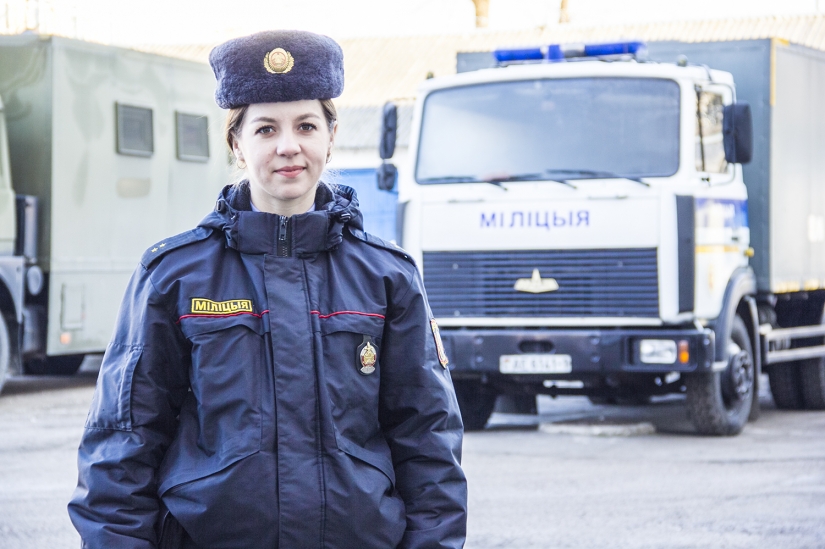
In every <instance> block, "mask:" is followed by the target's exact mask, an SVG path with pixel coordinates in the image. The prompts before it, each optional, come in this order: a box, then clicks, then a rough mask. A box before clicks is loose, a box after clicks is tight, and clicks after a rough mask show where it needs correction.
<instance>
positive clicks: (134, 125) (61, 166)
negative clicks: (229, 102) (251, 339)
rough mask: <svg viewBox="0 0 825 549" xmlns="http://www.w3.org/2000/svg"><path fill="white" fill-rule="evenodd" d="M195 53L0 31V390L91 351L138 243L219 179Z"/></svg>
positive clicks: (213, 128) (212, 122)
mask: <svg viewBox="0 0 825 549" xmlns="http://www.w3.org/2000/svg"><path fill="white" fill-rule="evenodd" d="M213 90H214V77H213V75H212V73H211V71H210V69H209V67H208V66H207V65H204V64H200V63H194V62H189V61H183V60H179V59H172V58H167V57H163V56H159V55H153V54H148V53H143V52H137V51H132V50H127V49H121V48H115V47H110V46H103V45H99V44H90V43H85V42H80V41H77V40H70V39H65V38H59V37H51V36H40V35H34V34H25V35H19V36H8V37H2V38H0V97H1V98H2V103H0V108H1V109H2V110H0V390H1V389H2V387H3V384H4V382H5V381H6V379H7V378H8V377H9V376H10V375H21V374H25V373H52V374H69V373H73V372H75V371H76V370H77V369H78V368H79V367H80V364H81V362H82V360H83V357H84V355H86V354H87V353H100V352H103V351H104V349H105V347H106V344H107V342H108V340H109V337H110V335H111V331H112V327H113V323H114V320H115V317H116V314H117V308H118V305H119V303H120V298H121V295H122V293H123V291H124V289H125V287H126V283H127V281H128V279H129V276H130V274H131V273H132V271H133V270H134V268H135V266H136V265H137V261H138V259H139V258H140V255H141V254H142V253H143V251H144V250H145V249H146V248H147V246H150V245H153V243H155V242H157V243H158V244H160V241H161V239H162V238H163V237H165V236H168V235H171V234H175V233H178V232H181V231H184V230H187V229H189V228H192V227H193V226H194V225H195V224H197V222H198V220H199V219H200V218H201V217H202V216H203V215H204V214H205V213H206V212H208V211H209V209H210V208H211V206H212V204H213V203H214V200H215V197H216V196H217V193H218V191H219V189H220V187H221V186H222V185H223V184H225V183H226V181H227V180H228V176H229V173H228V169H229V168H228V162H227V155H226V154H225V153H224V147H225V145H223V142H222V137H221V131H220V128H221V124H222V115H221V111H220V110H219V109H218V108H217V106H215V103H214V100H213Z"/></svg>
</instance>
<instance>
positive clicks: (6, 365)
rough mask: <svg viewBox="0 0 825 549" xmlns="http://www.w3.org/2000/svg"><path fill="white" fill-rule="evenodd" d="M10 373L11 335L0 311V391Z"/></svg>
mask: <svg viewBox="0 0 825 549" xmlns="http://www.w3.org/2000/svg"><path fill="white" fill-rule="evenodd" d="M9 375H11V337H9V326H8V324H6V319H5V318H4V317H3V314H2V313H0V392H2V391H3V385H5V384H6V380H7V379H8V378H9Z"/></svg>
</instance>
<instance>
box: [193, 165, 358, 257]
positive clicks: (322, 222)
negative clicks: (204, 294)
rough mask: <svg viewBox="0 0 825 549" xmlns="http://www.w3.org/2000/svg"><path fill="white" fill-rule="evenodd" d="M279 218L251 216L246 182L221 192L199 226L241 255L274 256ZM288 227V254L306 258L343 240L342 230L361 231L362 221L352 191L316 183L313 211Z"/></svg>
mask: <svg viewBox="0 0 825 549" xmlns="http://www.w3.org/2000/svg"><path fill="white" fill-rule="evenodd" d="M281 218H282V216H280V215H277V214H270V213H266V212H253V211H252V201H251V195H250V191H249V182H248V181H242V182H240V183H238V184H236V185H227V186H226V187H224V188H223V190H222V191H221V193H220V195H219V196H218V200H217V202H216V204H215V210H214V211H212V212H211V213H210V214H209V215H207V216H206V217H205V218H204V219H203V220H202V221H201V222H200V223H199V224H198V226H199V227H205V228H208V229H212V230H215V231H221V232H222V233H223V234H224V236H225V238H226V245H227V246H228V247H230V248H234V249H236V250H238V251H239V252H242V253H253V254H254V253H264V254H272V253H275V250H276V248H277V235H278V226H279V224H280V221H281ZM289 220H290V223H291V225H292V227H291V231H292V233H291V234H292V250H293V251H294V253H295V255H298V256H306V255H312V254H316V253H319V252H322V251H327V250H331V249H333V248H335V247H336V246H338V245H339V244H340V243H341V241H342V240H343V231H344V227H347V229H348V230H350V231H356V232H361V231H363V228H364V224H363V217H362V215H361V211H360V210H359V209H358V198H357V196H356V194H355V190H354V189H353V188H351V187H348V186H346V185H334V186H332V187H330V186H327V185H326V184H323V183H320V184H319V185H318V187H317V190H316V192H315V211H312V212H307V213H303V214H298V215H294V216H292V217H290V218H289Z"/></svg>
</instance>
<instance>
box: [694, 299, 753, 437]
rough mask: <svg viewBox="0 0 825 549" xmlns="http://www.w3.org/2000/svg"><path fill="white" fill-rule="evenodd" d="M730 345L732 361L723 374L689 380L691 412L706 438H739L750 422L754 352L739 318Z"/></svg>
mask: <svg viewBox="0 0 825 549" xmlns="http://www.w3.org/2000/svg"><path fill="white" fill-rule="evenodd" d="M728 346H729V349H730V353H729V354H730V358H729V360H728V365H727V368H725V369H724V370H723V371H721V372H711V373H699V374H693V375H690V376H686V377H685V386H686V387H687V407H688V412H689V413H690V417H691V420H692V421H693V425H694V426H695V427H696V430H697V431H698V432H699V433H700V434H703V435H717V436H718V435H725V436H730V435H738V434H739V433H740V432H742V429H743V428H744V427H745V424H746V423H747V422H748V414H750V410H751V403H752V402H753V399H754V394H753V387H754V365H753V350H752V348H751V342H750V338H749V337H748V329H747V327H746V324H745V322H744V321H743V320H742V318H740V317H739V315H737V316H735V317H734V319H733V326H732V329H731V336H730V341H729V342H728Z"/></svg>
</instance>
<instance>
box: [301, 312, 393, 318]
mask: <svg viewBox="0 0 825 549" xmlns="http://www.w3.org/2000/svg"><path fill="white" fill-rule="evenodd" d="M309 313H310V314H313V315H318V318H329V317H331V316H338V315H359V316H374V317H375V318H385V317H384V315H379V314H378V313H362V312H361V311H336V312H334V313H329V314H328V315H322V314H321V311H310V312H309Z"/></svg>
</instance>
